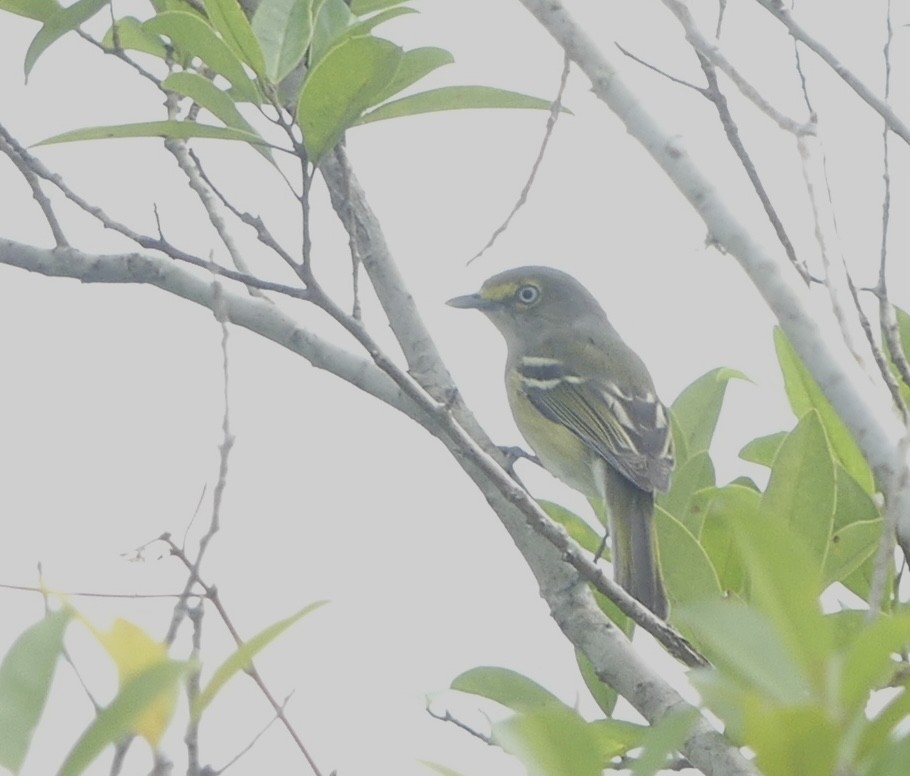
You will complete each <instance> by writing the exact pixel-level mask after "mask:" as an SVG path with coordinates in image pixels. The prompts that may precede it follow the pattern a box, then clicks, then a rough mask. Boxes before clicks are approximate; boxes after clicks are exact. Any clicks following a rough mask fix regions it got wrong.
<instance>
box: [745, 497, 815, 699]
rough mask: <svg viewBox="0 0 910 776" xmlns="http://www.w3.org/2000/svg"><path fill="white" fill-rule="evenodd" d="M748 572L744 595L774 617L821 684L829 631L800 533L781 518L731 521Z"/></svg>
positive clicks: (810, 559) (791, 648)
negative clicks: (745, 593)
mask: <svg viewBox="0 0 910 776" xmlns="http://www.w3.org/2000/svg"><path fill="white" fill-rule="evenodd" d="M731 526H732V529H733V533H734V537H735V539H736V544H737V548H738V550H739V554H740V556H741V557H742V559H743V564H744V566H745V568H746V573H747V577H748V586H747V590H748V597H749V601H750V602H751V603H752V604H754V605H755V606H756V607H757V608H759V609H761V611H762V612H764V613H765V614H766V615H767V616H768V617H769V618H770V619H771V621H772V622H773V623H774V627H775V629H776V631H777V632H778V633H779V634H780V636H781V638H782V640H783V641H784V643H785V644H786V645H787V648H788V649H789V651H790V652H791V654H793V655H794V656H796V657H798V658H799V659H800V660H801V661H802V662H803V666H804V667H805V669H806V670H807V672H809V674H810V676H811V677H812V678H813V679H814V680H815V681H817V682H818V683H819V684H820V685H823V684H824V683H825V682H826V681H827V677H826V676H824V668H823V667H824V665H825V662H826V661H827V660H828V659H829V657H830V654H831V650H832V642H833V634H832V631H831V623H830V622H828V621H827V620H826V619H825V618H824V617H823V616H822V614H821V610H820V608H819V604H818V596H819V595H820V593H821V591H822V578H821V573H820V572H821V570H820V569H819V568H818V566H817V564H816V563H815V560H814V558H813V557H812V555H811V554H810V552H809V549H808V547H807V546H806V543H805V541H804V539H803V538H802V537H801V536H800V535H799V534H798V533H796V532H795V531H794V530H793V528H792V527H791V526H790V525H789V524H788V523H786V522H784V521H783V520H781V519H778V518H776V517H774V516H772V515H768V514H763V516H762V517H761V519H758V520H734V521H732V522H731Z"/></svg>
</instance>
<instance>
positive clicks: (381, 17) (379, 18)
mask: <svg viewBox="0 0 910 776" xmlns="http://www.w3.org/2000/svg"><path fill="white" fill-rule="evenodd" d="M412 13H417V9H415V8H409V7H407V6H403V7H400V8H390V9H389V10H387V11H383V12H382V13H377V14H375V15H373V16H368V17H367V18H366V19H361V20H359V21H357V22H354V23H353V24H352V25H351V26H350V27H348V28H347V29H346V30H345V31H344V34H345V35H346V36H349V37H354V36H357V35H367V34H368V33H369V32H371V31H372V30H373V29H374V28H375V27H378V26H379V25H380V24H382V23H383V22H387V21H389V19H394V18H396V17H397V16H406V15H408V14H412Z"/></svg>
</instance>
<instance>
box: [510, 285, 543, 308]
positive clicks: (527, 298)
mask: <svg viewBox="0 0 910 776" xmlns="http://www.w3.org/2000/svg"><path fill="white" fill-rule="evenodd" d="M516 296H517V297H518V301H519V302H521V303H522V304H534V302H536V301H537V300H538V299H539V298H540V289H539V288H538V287H537V286H532V285H527V286H522V287H521V288H519V289H518V293H517V294H516Z"/></svg>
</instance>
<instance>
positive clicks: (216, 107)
mask: <svg viewBox="0 0 910 776" xmlns="http://www.w3.org/2000/svg"><path fill="white" fill-rule="evenodd" d="M161 86H162V87H163V88H165V89H170V90H171V91H174V92H177V93H178V94H182V95H185V96H186V97H189V98H190V99H191V100H193V102H195V103H196V104H197V105H199V106H201V107H203V108H205V109H206V110H207V111H209V112H210V113H212V114H213V115H214V116H215V117H217V118H219V119H221V120H222V121H223V122H224V123H225V124H226V125H227V126H229V127H233V128H234V129H239V130H241V131H243V132H247V133H249V134H251V135H255V136H256V137H258V138H259V139H260V142H259V144H258V145H254V146H253V147H254V148H255V149H256V150H257V151H259V153H261V154H262V155H263V156H264V157H265V158H266V159H268V160H269V161H272V153H271V151H270V150H269V148H268V146H267V145H266V142H265V140H263V139H262V137H261V136H260V135H259V133H258V132H257V131H256V130H255V129H254V128H253V125H252V124H250V123H249V122H248V121H247V120H246V119H245V118H244V117H243V115H242V114H241V113H240V111H239V110H237V105H236V104H235V103H234V101H233V100H232V99H231V97H230V95H228V94H226V93H225V92H223V91H221V89H219V88H218V87H217V86H215V84H213V83H212V82H211V81H210V80H209V79H208V78H203V77H202V76H201V75H198V74H197V73H189V72H180V73H171V75H169V76H168V77H167V78H165V79H164V81H162V83H161Z"/></svg>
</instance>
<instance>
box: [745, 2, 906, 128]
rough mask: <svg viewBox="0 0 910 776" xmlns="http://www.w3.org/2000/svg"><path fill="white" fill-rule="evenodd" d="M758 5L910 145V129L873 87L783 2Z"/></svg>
mask: <svg viewBox="0 0 910 776" xmlns="http://www.w3.org/2000/svg"><path fill="white" fill-rule="evenodd" d="M755 1H756V2H757V3H758V4H759V5H760V6H762V8H764V9H765V10H766V11H768V12H769V13H770V14H772V15H773V16H775V17H776V18H778V19H780V21H781V23H783V25H784V26H785V27H786V28H787V31H788V32H789V33H790V35H792V36H793V38H794V40H798V41H799V42H800V43H803V44H804V45H805V46H807V47H808V48H809V49H811V50H812V51H814V52H815V53H816V54H817V55H818V56H819V57H820V58H821V59H822V60H823V61H824V62H825V64H827V65H828V67H830V68H831V69H832V70H833V71H834V72H835V73H837V75H838V76H840V78H841V80H842V81H843V82H844V83H845V84H847V86H849V87H850V88H851V89H852V90H853V91H854V92H856V94H857V95H858V96H859V98H860V99H861V100H863V102H865V103H866V104H867V105H868V106H869V107H870V108H872V110H874V111H875V112H876V113H878V115H879V116H881V117H882V118H883V119H884V120H885V123H886V124H887V125H888V127H890V129H891V131H892V132H894V134H896V135H898V136H899V137H900V138H901V139H902V140H903V141H904V142H905V143H910V126H908V125H907V124H906V123H905V122H904V120H903V119H901V118H900V116H898V115H897V114H896V113H895V112H894V110H893V109H892V108H891V106H890V105H888V103H887V102H885V100H883V99H882V98H881V97H879V96H878V95H876V94H875V92H873V91H872V89H871V88H870V87H869V86H867V85H866V84H865V83H863V81H861V80H860V79H859V78H858V77H857V76H856V75H855V74H854V73H853V72H852V71H850V70H849V69H848V68H847V67H846V66H845V65H844V64H843V63H842V62H841V61H840V59H838V57H836V56H835V55H834V53H833V52H832V51H831V50H830V49H829V48H828V47H827V46H825V45H824V44H823V43H822V42H821V41H820V40H819V39H818V37H817V36H816V35H814V34H812V33H810V32H809V31H808V30H807V29H806V28H805V27H804V26H803V25H802V24H800V23H799V22H798V21H797V20H796V19H795V18H794V17H793V14H792V13H791V12H790V10H789V9H788V8H787V7H786V6H785V5H784V4H783V3H782V2H781V0H755Z"/></svg>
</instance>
